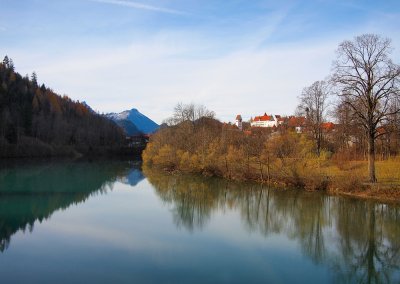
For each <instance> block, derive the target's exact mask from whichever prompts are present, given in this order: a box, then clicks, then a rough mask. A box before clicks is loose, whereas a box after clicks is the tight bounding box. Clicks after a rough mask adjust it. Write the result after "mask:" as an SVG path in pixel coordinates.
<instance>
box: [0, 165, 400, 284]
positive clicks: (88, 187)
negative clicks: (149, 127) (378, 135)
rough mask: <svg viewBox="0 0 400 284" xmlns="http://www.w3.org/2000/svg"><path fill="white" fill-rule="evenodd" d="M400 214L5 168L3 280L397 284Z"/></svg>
mask: <svg viewBox="0 0 400 284" xmlns="http://www.w3.org/2000/svg"><path fill="white" fill-rule="evenodd" d="M399 266H400V207H399V206H396V205H390V204H381V203H376V202H371V201H363V200H354V199H348V198H339V197H330V196H327V195H324V194H322V193H309V192H302V191H295V190H273V189H268V188H266V187H262V186H260V185H256V184H241V183H232V182H227V181H224V180H220V179H207V178H200V177H193V176H176V175H174V176H168V175H165V174H162V173H158V172H155V171H151V170H148V169H147V170H145V171H144V172H142V170H141V169H140V164H138V163H135V162H116V161H102V162H66V161H63V162H46V163H44V162H43V163H25V164H18V165H7V166H2V167H1V168H0V275H1V280H0V281H1V283H399V282H400V268H399Z"/></svg>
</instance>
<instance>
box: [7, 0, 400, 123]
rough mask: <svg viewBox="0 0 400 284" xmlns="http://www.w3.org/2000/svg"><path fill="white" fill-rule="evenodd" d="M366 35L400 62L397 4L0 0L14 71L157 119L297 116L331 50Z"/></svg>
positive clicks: (392, 0) (95, 103)
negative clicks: (187, 108) (187, 111)
mask: <svg viewBox="0 0 400 284" xmlns="http://www.w3.org/2000/svg"><path fill="white" fill-rule="evenodd" d="M364 33H376V34H379V35H382V36H384V37H388V38H390V39H392V47H393V48H394V49H393V52H392V55H391V57H392V59H393V61H394V62H395V63H400V1H398V0H381V1H376V0H365V1H361V0H360V1H356V0H303V1H300V0H297V1H296V0H280V1H276V0H274V1H271V0H138V1H136V0H132V1H130V0H68V1H65V0H0V57H1V58H3V57H4V56H5V55H8V56H9V57H10V58H12V59H13V61H14V65H15V68H16V71H17V72H19V73H21V74H22V75H25V74H31V73H32V72H33V71H35V72H36V73H37V76H38V81H39V83H44V84H45V85H46V86H48V87H50V88H51V89H53V90H54V91H55V92H56V93H58V94H60V95H64V94H65V95H68V96H69V97H70V98H72V99H74V100H79V101H85V102H87V103H88V104H89V105H90V106H91V107H92V108H93V109H95V110H96V111H98V112H100V113H108V112H121V111H124V110H127V109H132V108H137V109H138V110H139V111H140V112H142V113H143V114H145V115H147V116H148V117H150V118H151V119H153V120H154V121H156V122H157V123H161V122H162V121H163V120H164V119H165V118H167V117H169V116H171V115H172V113H173V108H174V106H175V105H176V104H177V103H196V104H202V105H205V106H206V107H207V108H208V109H210V110H213V111H214V112H215V113H216V117H217V118H218V119H220V120H222V121H226V122H227V121H234V119H235V117H236V115H237V114H241V115H242V117H243V119H244V120H248V119H250V117H254V116H256V115H261V114H264V112H266V113H268V114H281V115H290V114H293V113H294V112H295V109H296V106H297V104H298V96H299V95H300V94H301V91H302V89H303V88H304V87H307V86H310V85H311V84H312V83H313V82H315V81H317V80H323V79H325V78H327V76H329V75H330V72H331V67H332V61H333V60H334V59H335V58H336V53H335V51H336V49H337V47H338V45H339V44H340V43H341V42H342V41H344V40H352V39H354V37H355V36H357V35H361V34H364Z"/></svg>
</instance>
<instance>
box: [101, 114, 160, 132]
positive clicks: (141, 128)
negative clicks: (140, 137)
mask: <svg viewBox="0 0 400 284" xmlns="http://www.w3.org/2000/svg"><path fill="white" fill-rule="evenodd" d="M106 117H108V118H109V119H111V120H113V121H115V122H116V123H117V124H118V125H120V126H121V127H123V128H124V129H125V132H126V133H127V134H128V135H137V134H140V133H142V134H150V133H153V132H155V131H156V130H157V129H158V128H159V125H158V124H157V123H155V122H154V121H153V120H151V119H150V118H148V117H147V116H145V115H144V114H142V113H140V112H139V111H138V110H137V109H136V108H133V109H131V110H126V111H123V112H121V113H109V114H106ZM135 128H136V129H135Z"/></svg>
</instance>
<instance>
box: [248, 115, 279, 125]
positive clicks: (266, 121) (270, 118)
mask: <svg viewBox="0 0 400 284" xmlns="http://www.w3.org/2000/svg"><path fill="white" fill-rule="evenodd" d="M283 121H284V120H283V118H282V117H281V116H280V115H267V114H266V113H264V115H261V116H256V117H254V119H251V120H250V125H251V127H278V125H281V124H282V123H283Z"/></svg>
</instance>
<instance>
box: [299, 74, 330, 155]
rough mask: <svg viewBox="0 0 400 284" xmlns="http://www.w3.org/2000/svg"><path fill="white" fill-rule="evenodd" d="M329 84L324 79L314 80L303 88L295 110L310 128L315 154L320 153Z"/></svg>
mask: <svg viewBox="0 0 400 284" xmlns="http://www.w3.org/2000/svg"><path fill="white" fill-rule="evenodd" d="M328 96H329V86H328V84H327V83H326V82H325V81H316V82H314V83H313V84H312V85H311V86H309V87H306V88H304V89H303V92H302V93H301V95H300V96H299V99H300V104H299V106H298V107H297V112H298V113H299V114H300V115H305V116H306V118H307V124H308V126H309V127H310V129H311V130H312V133H313V138H314V141H315V144H316V151H317V155H318V156H319V154H320V153H321V144H322V134H323V133H322V123H323V122H324V120H325V116H326V108H327V99H328Z"/></svg>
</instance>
